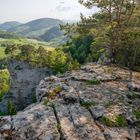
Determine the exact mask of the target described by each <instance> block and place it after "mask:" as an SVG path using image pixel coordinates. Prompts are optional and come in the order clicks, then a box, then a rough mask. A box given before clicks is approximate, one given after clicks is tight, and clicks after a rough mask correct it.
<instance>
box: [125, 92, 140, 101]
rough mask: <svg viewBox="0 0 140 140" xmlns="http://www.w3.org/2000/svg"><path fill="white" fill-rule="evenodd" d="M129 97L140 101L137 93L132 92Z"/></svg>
mask: <svg viewBox="0 0 140 140" xmlns="http://www.w3.org/2000/svg"><path fill="white" fill-rule="evenodd" d="M127 97H128V98H129V99H131V100H133V99H140V95H138V94H137V93H135V92H131V94H128V95H127Z"/></svg>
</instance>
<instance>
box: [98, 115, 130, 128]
mask: <svg viewBox="0 0 140 140" xmlns="http://www.w3.org/2000/svg"><path fill="white" fill-rule="evenodd" d="M100 121H101V123H102V124H104V125H106V126H109V127H126V126H128V122H127V120H126V118H125V117H124V116H122V115H118V116H116V119H115V121H112V120H111V119H110V118H108V117H102V118H101V120H100Z"/></svg>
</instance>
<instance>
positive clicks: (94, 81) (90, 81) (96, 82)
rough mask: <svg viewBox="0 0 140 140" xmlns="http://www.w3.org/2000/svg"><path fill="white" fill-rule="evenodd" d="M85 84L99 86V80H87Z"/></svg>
mask: <svg viewBox="0 0 140 140" xmlns="http://www.w3.org/2000/svg"><path fill="white" fill-rule="evenodd" d="M86 84H87V85H99V84H101V81H100V80H87V81H86Z"/></svg>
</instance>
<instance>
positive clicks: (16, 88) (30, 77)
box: [0, 60, 50, 112]
mask: <svg viewBox="0 0 140 140" xmlns="http://www.w3.org/2000/svg"><path fill="white" fill-rule="evenodd" d="M7 66H8V70H9V73H10V81H11V88H10V91H9V93H7V94H6V95H5V96H4V97H3V100H2V102H0V111H1V112H7V102H8V101H11V102H12V103H13V104H14V106H15V107H16V109H17V110H22V109H23V108H25V107H27V106H28V105H29V104H31V103H32V102H33V100H34V97H35V88H36V86H37V85H38V84H39V82H40V80H41V79H43V78H44V77H45V76H49V75H50V70H48V69H47V68H35V67H32V66H30V65H29V64H27V63H25V62H21V61H16V60H14V61H10V62H9V63H8V65H7Z"/></svg>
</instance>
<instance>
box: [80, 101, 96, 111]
mask: <svg viewBox="0 0 140 140" xmlns="http://www.w3.org/2000/svg"><path fill="white" fill-rule="evenodd" d="M96 104H97V103H96V102H95V101H81V106H83V107H85V108H86V109H89V108H90V107H91V106H95V105H96Z"/></svg>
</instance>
